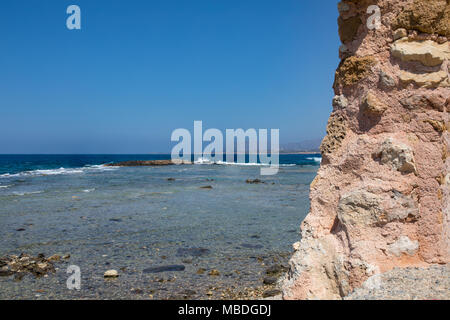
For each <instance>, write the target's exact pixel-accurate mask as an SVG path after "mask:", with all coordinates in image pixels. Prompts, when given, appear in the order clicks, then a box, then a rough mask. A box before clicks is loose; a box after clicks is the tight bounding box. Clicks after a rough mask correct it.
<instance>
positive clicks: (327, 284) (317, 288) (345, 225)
mask: <svg viewBox="0 0 450 320" xmlns="http://www.w3.org/2000/svg"><path fill="white" fill-rule="evenodd" d="M373 5H376V6H377V7H373ZM370 6H372V7H370ZM369 7H370V8H369ZM377 8H379V10H380V11H379V12H380V13H381V18H380V24H379V25H378V26H376V27H375V28H372V26H373V25H374V24H373V18H374V14H375V13H376V9H377ZM338 9H339V13H340V17H339V20H338V24H339V36H340V38H341V40H342V45H341V47H340V49H339V54H340V57H341V59H342V61H341V63H340V65H339V67H338V69H337V71H336V77H335V83H334V91H335V94H336V96H335V97H334V99H333V112H332V114H331V116H330V119H329V122H328V128H327V136H326V138H325V139H324V140H323V142H322V145H321V151H322V156H323V160H322V164H321V168H320V170H319V172H318V175H317V177H316V178H315V180H314V181H313V183H312V184H311V194H310V199H311V211H310V213H309V215H308V216H307V217H306V219H305V220H304V222H303V223H302V226H301V240H300V241H299V242H298V243H295V244H294V250H295V253H294V255H293V256H292V258H291V261H290V270H289V272H288V274H287V275H286V278H285V280H284V283H283V297H284V298H285V299H342V298H344V297H346V296H349V295H351V294H352V293H353V294H352V295H351V297H353V298H366V299H370V298H374V299H376V298H387V299H395V298H415V297H416V298H417V297H419V298H426V299H433V298H434V299H443V298H447V299H449V298H450V288H449V287H448V281H447V282H446V281H444V280H445V279H448V278H449V276H450V274H449V269H448V267H446V266H445V265H447V264H448V263H449V258H450V246H449V244H450V189H449V185H450V174H449V171H450V170H449V169H450V157H449V155H450V134H449V128H450V122H449V111H450V110H449V109H450V80H449V70H450V62H449V60H450V47H449V41H448V40H449V37H450V1H449V0H434V1H427V0H370V1H368V0H360V1H356V0H346V1H342V2H340V3H339V5H338ZM368 9H369V10H368ZM439 266H440V267H439ZM431 272H432V273H433V274H436V275H438V277H439V278H436V277H434V279H435V280H436V281H438V282H439V281H440V283H439V284H436V283H435V282H433V281H431V280H430V281H428V280H429V279H430V275H431ZM431 278H433V277H431ZM370 279H372V280H373V279H375V280H376V281H377V283H376V286H373V285H372V286H370V284H371V283H372V284H373V282H374V281H370ZM427 279H428V280H427ZM427 286H428V287H427ZM433 286H437V287H436V288H435V287H433ZM394 287H395V288H394ZM364 288H366V289H364ZM367 288H369V289H367ZM383 288H384V289H383ZM386 288H388V289H386ZM389 288H390V289H389ZM394 289H395V290H394ZM364 290H366V291H364ZM383 290H384V291H383ZM389 290H390V291H389ZM433 290H434V291H433ZM418 291H422V292H421V293H419V292H418ZM434 293H435V295H433V294H434Z"/></svg>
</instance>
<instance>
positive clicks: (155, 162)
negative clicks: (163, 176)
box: [105, 160, 178, 167]
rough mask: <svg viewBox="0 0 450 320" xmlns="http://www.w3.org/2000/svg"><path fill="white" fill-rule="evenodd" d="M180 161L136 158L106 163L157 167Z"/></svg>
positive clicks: (109, 165)
mask: <svg viewBox="0 0 450 320" xmlns="http://www.w3.org/2000/svg"><path fill="white" fill-rule="evenodd" d="M175 164H178V163H175V162H173V161H172V160H134V161H122V162H116V163H108V164H105V166H107V167H155V166H171V165H175Z"/></svg>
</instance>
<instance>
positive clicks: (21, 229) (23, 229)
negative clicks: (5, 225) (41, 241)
mask: <svg viewBox="0 0 450 320" xmlns="http://www.w3.org/2000/svg"><path fill="white" fill-rule="evenodd" d="M16 231H19V232H20V231H25V228H19V229H16Z"/></svg>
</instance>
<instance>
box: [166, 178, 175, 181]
mask: <svg viewBox="0 0 450 320" xmlns="http://www.w3.org/2000/svg"><path fill="white" fill-rule="evenodd" d="M167 181H175V178H167Z"/></svg>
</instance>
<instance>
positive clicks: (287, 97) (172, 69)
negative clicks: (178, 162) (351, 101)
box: [0, 0, 340, 154]
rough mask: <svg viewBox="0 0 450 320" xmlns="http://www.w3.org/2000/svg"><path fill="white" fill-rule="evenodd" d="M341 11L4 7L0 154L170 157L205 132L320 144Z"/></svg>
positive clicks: (273, 2) (254, 4)
mask: <svg viewBox="0 0 450 320" xmlns="http://www.w3.org/2000/svg"><path fill="white" fill-rule="evenodd" d="M337 2H338V1H337V0H325V1H301V0H282V1H279V0H148V1H143V0H141V1H138V0H128V1H125V0H95V1H92V0H71V1H65V0H41V1H30V0H28V1H23V0H2V1H0V35H1V39H2V40H1V50H0V70H1V72H0V112H1V113H0V114H1V122H0V123H1V125H0V153H2V154H11V153H97V154H117V153H157V152H161V153H165V152H170V150H171V148H172V147H173V146H174V145H175V144H176V143H173V142H171V141H170V137H171V133H172V131H173V130H175V129H177V128H186V129H188V130H190V131H191V132H193V123H194V120H202V121H203V127H204V129H208V128H217V129H220V130H225V129H226V128H229V129H237V128H243V129H249V128H255V129H259V128H267V129H274V128H275V129H280V143H281V144H285V143H296V142H300V141H303V140H315V139H320V138H322V137H323V136H324V135H325V127H326V123H327V119H328V117H329V114H330V112H331V109H332V107H331V100H332V97H333V90H332V84H333V80H334V72H335V70H336V67H337V65H338V63H339V58H338V47H339V45H340V42H339V38H338V35H337V22H336V21H337V17H338V11H337V6H336V4H337ZM72 4H76V5H78V6H79V7H80V8H81V30H69V29H67V27H66V19H67V17H68V16H69V15H68V14H67V13H66V9H67V7H68V6H69V5H72Z"/></svg>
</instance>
